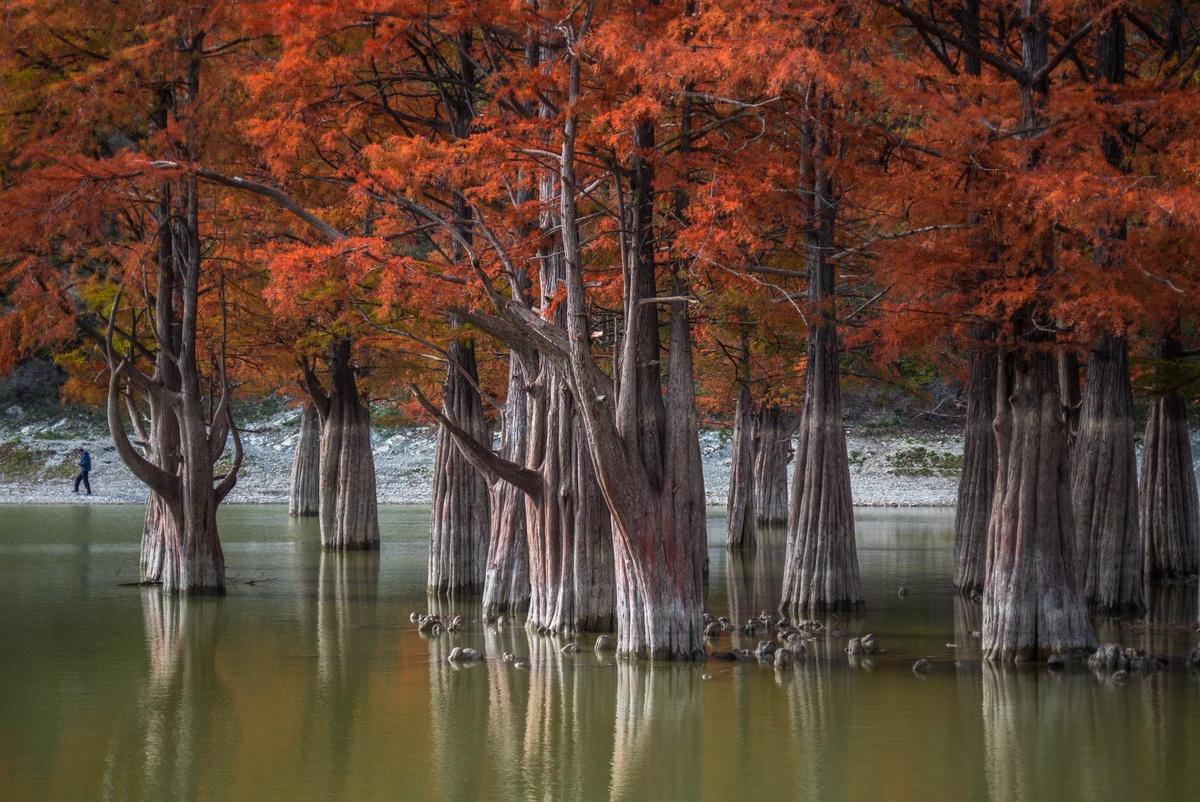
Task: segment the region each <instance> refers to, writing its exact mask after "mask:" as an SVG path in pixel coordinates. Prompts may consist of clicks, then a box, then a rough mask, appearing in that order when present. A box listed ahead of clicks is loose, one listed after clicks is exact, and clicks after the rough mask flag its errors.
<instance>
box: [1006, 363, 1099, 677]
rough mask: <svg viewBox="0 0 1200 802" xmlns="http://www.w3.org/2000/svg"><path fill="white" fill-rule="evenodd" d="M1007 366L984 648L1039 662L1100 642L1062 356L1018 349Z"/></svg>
mask: <svg viewBox="0 0 1200 802" xmlns="http://www.w3.org/2000/svg"><path fill="white" fill-rule="evenodd" d="M1004 364H1005V367H1004V368H1003V369H1002V371H1001V373H1002V375H1001V376H1000V379H999V381H998V382H997V412H996V424H995V428H996V455H997V461H996V471H997V480H996V495H995V499H994V501H993V504H992V517H991V521H990V524H989V526H988V555H987V575H986V579H985V581H984V591H983V650H984V656H985V657H986V659H988V660H1034V659H1040V658H1044V657H1046V656H1047V655H1049V654H1050V653H1052V652H1057V653H1071V652H1075V651H1078V650H1088V649H1092V648H1094V647H1095V645H1096V642H1095V638H1094V636H1093V635H1092V629H1091V626H1090V625H1089V623H1088V618H1087V604H1086V602H1085V600H1084V597H1083V589H1082V588H1081V587H1080V583H1079V581H1078V579H1077V577H1076V560H1075V525H1074V519H1073V515H1072V513H1071V503H1070V471H1069V466H1068V464H1067V456H1066V455H1067V449H1066V442H1067V437H1066V427H1065V422H1064V420H1063V414H1062V403H1061V400H1060V398H1059V394H1058V383H1057V381H1056V376H1055V365H1054V357H1053V355H1052V354H1051V353H1050V352H1048V351H1045V350H1042V351H1035V352H1032V353H1021V354H1014V355H1012V356H1010V357H1008V358H1007V360H1006V362H1005V363H1004ZM1010 388H1011V389H1010Z"/></svg>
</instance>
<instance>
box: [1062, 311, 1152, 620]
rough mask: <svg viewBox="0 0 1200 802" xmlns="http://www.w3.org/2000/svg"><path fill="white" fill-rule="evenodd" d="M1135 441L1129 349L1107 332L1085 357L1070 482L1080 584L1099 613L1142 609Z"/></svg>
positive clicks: (1125, 344) (1122, 338)
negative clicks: (1080, 405) (1086, 367)
mask: <svg viewBox="0 0 1200 802" xmlns="http://www.w3.org/2000/svg"><path fill="white" fill-rule="evenodd" d="M1133 435H1134V430H1133V389H1132V388H1131V386H1130V383H1129V346H1128V344H1127V343H1126V341H1125V338H1124V337H1117V336H1115V335H1113V334H1111V333H1107V332H1106V333H1103V334H1101V335H1100V336H1099V337H1098V338H1097V340H1096V342H1095V343H1093V345H1092V351H1091V354H1090V356H1089V357H1088V370H1087V387H1086V389H1085V390H1084V394H1083V406H1082V411H1081V415H1080V422H1079V434H1078V437H1077V440H1076V449H1075V452H1074V453H1075V458H1074V460H1073V472H1072V483H1071V502H1072V508H1073V512H1074V514H1075V549H1076V554H1077V556H1078V559H1079V580H1080V582H1081V583H1082V584H1083V589H1084V598H1085V599H1086V600H1087V602H1088V603H1089V604H1091V605H1094V606H1096V607H1097V608H1099V609H1101V610H1112V611H1117V610H1135V611H1140V610H1144V609H1145V607H1146V604H1145V600H1144V599H1143V597H1142V544H1141V540H1140V537H1139V531H1138V520H1137V511H1138V493H1137V454H1136V450H1135V448H1134V443H1133Z"/></svg>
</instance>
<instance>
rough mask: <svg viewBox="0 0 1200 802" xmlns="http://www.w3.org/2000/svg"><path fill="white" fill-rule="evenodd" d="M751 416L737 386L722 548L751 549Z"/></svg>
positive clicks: (745, 392)
mask: <svg viewBox="0 0 1200 802" xmlns="http://www.w3.org/2000/svg"><path fill="white" fill-rule="evenodd" d="M753 429H754V416H753V413H752V412H751V409H750V388H749V387H747V386H746V384H745V382H742V381H739V382H738V391H737V404H736V405H735V407H734V414H733V455H732V458H731V463H730V468H729V500H728V502H727V503H726V506H725V509H726V520H725V548H727V549H752V548H754V545H755V533H756V531H757V526H756V525H757V523H758V516H757V515H756V514H755V510H754V487H753V483H754V431H753Z"/></svg>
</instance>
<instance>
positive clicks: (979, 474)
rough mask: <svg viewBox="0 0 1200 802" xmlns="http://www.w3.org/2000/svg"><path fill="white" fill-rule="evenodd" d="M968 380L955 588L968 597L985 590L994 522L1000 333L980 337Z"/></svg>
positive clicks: (957, 513)
mask: <svg viewBox="0 0 1200 802" xmlns="http://www.w3.org/2000/svg"><path fill="white" fill-rule="evenodd" d="M974 334H975V340H976V343H977V344H976V346H975V348H974V349H972V351H971V367H970V372H969V373H968V376H967V424H966V432H965V437H964V443H963V468H962V478H961V479H960V481H959V483H958V506H957V508H956V510H955V515H954V587H956V588H958V589H959V590H960V591H962V592H963V593H970V592H971V591H975V590H983V578H984V568H985V567H986V562H987V560H986V554H987V530H988V519H989V518H990V517H991V513H992V495H993V493H994V492H995V487H996V433H995V431H993V429H992V421H993V420H994V419H995V417H996V370H997V362H996V348H995V345H994V343H993V341H994V339H995V337H994V334H990V333H985V331H984V329H983V327H982V326H977V327H976V330H975V332H974Z"/></svg>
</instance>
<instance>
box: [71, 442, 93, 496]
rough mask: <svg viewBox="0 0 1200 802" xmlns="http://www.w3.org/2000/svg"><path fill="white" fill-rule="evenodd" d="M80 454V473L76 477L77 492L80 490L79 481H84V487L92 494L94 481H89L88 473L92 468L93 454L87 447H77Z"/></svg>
mask: <svg viewBox="0 0 1200 802" xmlns="http://www.w3.org/2000/svg"><path fill="white" fill-rule="evenodd" d="M77 453H78V454H79V475H78V476H76V477H75V492H76V493H78V492H79V483H80V482H83V487H84V489H85V490H87V494H88V495H89V496H90V495H91V494H92V483H91V482H89V481H88V473H90V472H91V470H92V455H91V454H89V453H88V452H87V449H86V448H80V449H77Z"/></svg>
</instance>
